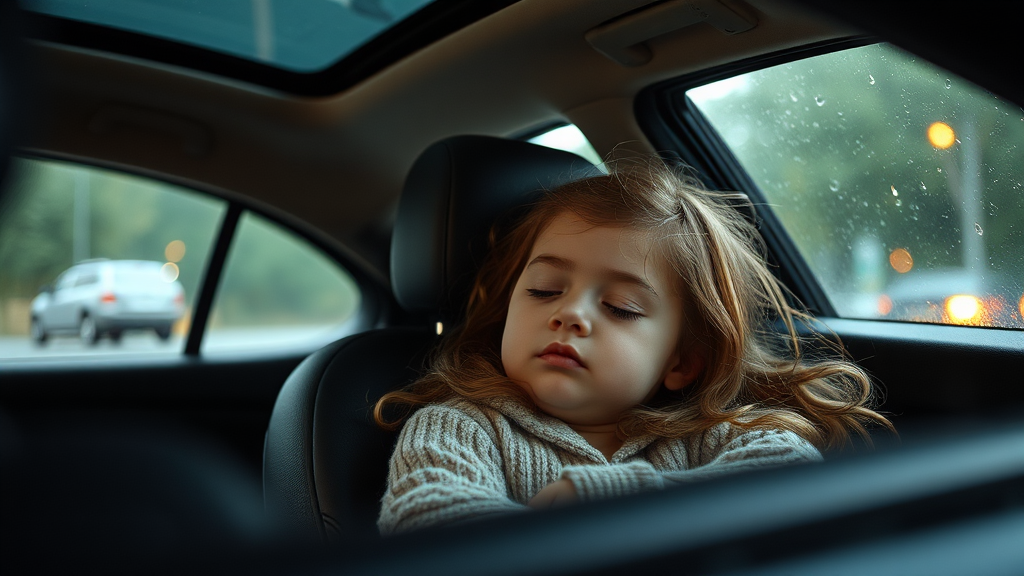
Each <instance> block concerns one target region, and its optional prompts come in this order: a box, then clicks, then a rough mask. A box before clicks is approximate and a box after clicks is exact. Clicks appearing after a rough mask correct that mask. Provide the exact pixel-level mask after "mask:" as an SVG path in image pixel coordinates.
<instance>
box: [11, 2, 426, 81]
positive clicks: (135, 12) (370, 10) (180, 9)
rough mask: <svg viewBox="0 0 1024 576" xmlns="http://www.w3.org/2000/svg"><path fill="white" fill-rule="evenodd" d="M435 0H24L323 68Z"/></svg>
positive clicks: (78, 16) (282, 62)
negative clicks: (96, 0) (213, 0)
mask: <svg viewBox="0 0 1024 576" xmlns="http://www.w3.org/2000/svg"><path fill="white" fill-rule="evenodd" d="M431 1H432V0H218V1H217V2H209V1H206V0H104V1H102V2H81V1H80V0H25V1H24V2H23V5H24V7H25V8H27V9H29V10H33V11H36V12H41V13H44V14H50V15H53V16H59V17H62V18H69V19H73V20H81V21H83V22H90V23H93V24H100V25H103V26H110V27H113V28H121V29H124V30H129V31H132V32H139V33H142V34H149V35H151V36H158V37H161V38H166V39H169V40H175V41H178V42H184V43H187V44H193V45H196V46H200V47H203V48H209V49H211V50H216V51H219V52H224V53H227V54H231V55H234V56H241V57H243V58H248V59H250V60H255V61H259V62H264V63H267V64H271V65H274V66H278V67H281V68H285V69H288V70H292V71H296V72H313V71H317V70H321V69H323V68H326V67H328V66H330V65H331V64H333V63H335V62H337V61H338V60H340V59H342V58H344V57H345V56H347V55H349V54H351V53H352V52H354V51H355V50H356V49H358V48H359V47H360V46H362V45H363V44H365V43H366V42H368V41H370V40H372V39H373V38H375V37H376V36H378V35H380V34H381V33H382V32H384V31H386V30H387V29H389V28H391V27H392V26H394V25H395V24H397V23H398V22H400V21H402V20H404V19H405V18H406V17H408V16H410V15H411V14H412V13H414V12H416V11H417V10H419V9H420V8H422V7H423V6H426V5H427V4H430V3H431Z"/></svg>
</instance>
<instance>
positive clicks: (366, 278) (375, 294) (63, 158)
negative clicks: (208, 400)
mask: <svg viewBox="0 0 1024 576" xmlns="http://www.w3.org/2000/svg"><path fill="white" fill-rule="evenodd" d="M15 157H16V158H22V159H26V160H41V161H57V162H66V163H73V164H78V165H80V166H84V167H88V168H96V169H100V170H108V171H112V172H117V173H120V174H125V175H128V176H134V177H139V178H145V179H148V180H151V181H154V182H162V183H165V184H170V185H173V186H177V187H180V188H185V189H187V190H188V191H190V192H193V193H196V194H201V195H207V196H210V197H212V198H216V199H218V200H221V201H223V202H224V203H225V207H224V214H223V216H222V218H221V220H220V222H219V224H218V227H217V228H216V229H215V230H214V234H213V236H214V240H213V246H212V247H211V250H210V255H209V257H208V259H207V261H206V264H205V266H204V269H203V271H202V273H201V275H200V280H199V285H198V292H197V295H196V300H195V303H194V307H193V312H192V318H191V319H190V323H189V330H188V333H187V334H186V335H185V345H184V347H183V349H182V351H181V353H180V354H176V355H174V356H170V355H168V356H166V357H164V358H162V359H161V363H166V362H167V361H168V360H170V359H179V360H181V359H184V360H187V361H194V360H196V359H200V358H204V356H203V354H202V352H201V350H202V341H203V337H204V336H205V335H206V325H207V323H208V321H209V318H210V314H211V312H212V308H213V303H214V302H215V301H216V296H217V290H218V289H219V287H220V277H221V274H222V273H223V272H224V268H225V265H226V263H227V259H228V256H229V254H230V248H231V244H232V242H233V240H234V238H235V236H236V235H237V227H238V223H239V220H240V219H241V217H242V215H244V214H245V213H246V212H247V211H248V212H252V213H253V214H256V215H259V216H260V217H262V218H264V219H266V220H267V221H269V222H272V223H273V224H275V225H277V226H280V227H281V228H282V229H284V230H286V231H288V232H290V233H292V234H294V235H296V236H297V237H299V238H301V239H302V240H304V241H306V242H308V243H309V244H310V245H311V246H313V247H315V248H316V249H318V250H320V252H321V253H323V254H324V255H325V256H326V257H327V258H328V259H329V260H331V261H332V262H334V263H336V264H337V265H338V266H339V267H340V268H342V269H343V270H345V272H346V273H348V274H349V275H350V276H351V277H352V279H353V281H354V282H355V283H356V286H357V287H358V289H359V294H360V303H359V306H358V308H357V311H356V314H355V317H354V319H353V322H354V325H355V326H356V327H357V328H356V331H357V332H358V331H363V330H368V329H372V328H375V327H378V326H380V325H382V324H384V323H387V321H388V320H389V319H390V318H391V316H392V315H393V314H394V311H395V310H396V306H395V304H394V302H393V300H394V298H393V296H392V295H391V289H390V284H389V283H388V281H387V280H386V279H385V278H384V277H383V275H382V274H380V273H379V272H377V271H376V270H375V269H374V268H373V267H372V266H371V265H370V264H368V263H367V262H366V261H364V260H363V259H362V257H360V256H359V255H358V254H356V253H355V252H354V251H352V250H351V249H350V248H348V247H346V246H344V245H343V244H341V243H340V242H338V241H337V240H335V239H333V238H331V237H329V236H327V234H326V233H324V232H321V231H319V230H317V229H315V228H313V227H312V226H310V225H309V224H306V223H305V222H303V221H302V220H300V219H299V218H297V217H295V216H292V215H290V214H287V213H285V212H282V211H279V210H275V209H274V208H273V207H271V206H269V205H265V204H262V203H260V202H257V201H254V200H251V199H249V198H247V197H245V196H244V195H242V194H241V193H238V192H232V191H229V190H226V189H222V188H219V187H217V186H212V185H209V184H205V183H202V182H196V181H193V180H189V179H187V178H181V177H176V176H173V175H170V174H165V173H162V172H158V171H154V170H147V169H143V168H139V167H135V166H130V165H125V164H120V163H117V162H106V161H103V160H100V159H96V158H83V157H80V156H76V155H72V154H61V153H56V152H49V151H45V150H38V149H25V148H23V149H19V150H17V151H16V152H15ZM77 268H78V265H75V266H73V267H72V268H69V271H70V270H77ZM67 273H68V272H64V274H67ZM62 276H63V274H62ZM58 280H60V277H58V278H57V279H55V280H54V283H53V286H54V288H56V282H57V281H58ZM325 344H326V343H325ZM310 352H312V350H310ZM285 355H287V356H291V355H294V353H293V352H288V353H287V354H285ZM236 356H237V355H236ZM266 356H267V353H266V351H265V350H263V351H261V352H259V353H258V354H254V355H253V359H254V360H255V359H258V358H261V357H266ZM150 358H151V357H147V360H149V359H150ZM102 359H103V361H104V362H103V363H104V364H119V363H131V364H137V363H138V362H139V360H140V359H139V358H135V357H132V356H128V355H125V356H115V357H108V356H104V357H102ZM33 360H34V359H27V358H5V359H2V363H3V364H8V365H10V364H14V363H21V362H32V361H33ZM82 362H88V363H95V359H92V358H90V359H84V360H83V359H79V358H74V359H68V360H66V361H65V360H59V361H58V362H56V363H57V364H65V363H67V364H69V365H74V366H76V367H78V366H80V365H81V363H82Z"/></svg>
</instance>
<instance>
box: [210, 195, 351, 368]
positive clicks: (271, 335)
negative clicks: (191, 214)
mask: <svg viewBox="0 0 1024 576" xmlns="http://www.w3.org/2000/svg"><path fill="white" fill-rule="evenodd" d="M359 303H360V293H359V288H358V286H357V285H356V283H355V281H354V280H353V278H352V277H351V275H350V274H349V273H348V272H346V271H345V270H343V269H342V268H340V267H338V264H337V263H336V262H335V261H333V260H331V259H329V258H328V257H327V256H326V255H325V254H324V253H323V252H322V251H320V250H319V249H318V248H316V247H314V246H313V245H312V244H310V243H309V242H308V241H306V240H305V239H303V238H300V237H298V236H296V235H295V234H293V233H292V232H290V231H288V230H286V229H284V228H282V227H280V226H278V225H277V224H274V223H273V222H270V221H268V220H267V219H265V218H262V217H260V216H257V215H256V214H253V213H251V212H247V213H245V214H244V215H243V216H242V219H241V220H240V221H239V223H238V230H237V232H236V236H235V238H234V240H233V241H232V245H231V251H230V253H229V254H228V259H227V263H226V264H225V268H224V273H223V276H222V277H221V283H220V286H219V287H218V289H217V296H216V299H215V300H214V306H213V310H212V313H211V315H210V321H209V324H208V326H207V333H206V335H205V336H204V338H203V353H204V354H217V353H230V354H238V353H243V354H244V353H249V352H254V351H262V352H266V351H271V352H280V351H310V350H312V349H315V348H317V347H319V346H322V345H324V344H326V343H328V342H330V341H332V340H335V339H338V338H341V337H343V336H347V335H348V334H351V333H352V332H353V331H355V330H356V321H357V315H356V312H357V310H358V308H359Z"/></svg>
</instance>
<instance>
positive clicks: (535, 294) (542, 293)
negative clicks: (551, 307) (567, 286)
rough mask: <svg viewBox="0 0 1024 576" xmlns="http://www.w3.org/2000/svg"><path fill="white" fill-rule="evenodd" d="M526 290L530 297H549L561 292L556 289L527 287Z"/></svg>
mask: <svg viewBox="0 0 1024 576" xmlns="http://www.w3.org/2000/svg"><path fill="white" fill-rule="evenodd" d="M526 292H527V293H528V294H529V295H530V297H531V298H551V297H552V296H558V295H559V294H561V292H560V291H558V290H537V289H534V288H527V289H526Z"/></svg>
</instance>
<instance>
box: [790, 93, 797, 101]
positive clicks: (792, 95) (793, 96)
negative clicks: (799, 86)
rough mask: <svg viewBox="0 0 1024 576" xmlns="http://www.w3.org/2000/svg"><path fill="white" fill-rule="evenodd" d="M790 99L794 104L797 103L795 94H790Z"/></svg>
mask: <svg viewBox="0 0 1024 576" xmlns="http://www.w3.org/2000/svg"><path fill="white" fill-rule="evenodd" d="M789 99H790V100H792V101H793V102H796V94H793V93H792V92H790V93H789Z"/></svg>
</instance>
